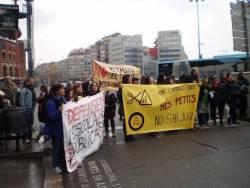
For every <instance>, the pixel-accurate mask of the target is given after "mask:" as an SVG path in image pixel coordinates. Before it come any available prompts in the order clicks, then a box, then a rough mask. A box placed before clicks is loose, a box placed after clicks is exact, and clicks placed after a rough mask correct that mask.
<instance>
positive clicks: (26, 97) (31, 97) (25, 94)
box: [19, 87, 36, 110]
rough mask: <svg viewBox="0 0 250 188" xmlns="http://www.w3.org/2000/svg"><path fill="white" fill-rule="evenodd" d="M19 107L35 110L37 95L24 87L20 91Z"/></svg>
mask: <svg viewBox="0 0 250 188" xmlns="http://www.w3.org/2000/svg"><path fill="white" fill-rule="evenodd" d="M19 105H20V106H21V107H22V108H25V109H27V110H33V109H35V105H36V95H35V93H34V91H33V90H31V89H29V88H27V87H23V88H21V90H20V95H19Z"/></svg>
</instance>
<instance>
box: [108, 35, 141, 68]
mask: <svg viewBox="0 0 250 188" xmlns="http://www.w3.org/2000/svg"><path fill="white" fill-rule="evenodd" d="M142 62H143V47H142V35H133V36H129V35H119V36H116V37H113V38H112V39H111V40H110V43H109V63H110V64H127V65H132V66H136V67H139V68H141V69H142Z"/></svg>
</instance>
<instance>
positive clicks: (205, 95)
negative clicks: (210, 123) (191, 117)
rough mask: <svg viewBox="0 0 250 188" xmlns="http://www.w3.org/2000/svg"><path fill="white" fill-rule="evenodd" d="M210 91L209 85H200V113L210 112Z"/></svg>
mask: <svg viewBox="0 0 250 188" xmlns="http://www.w3.org/2000/svg"><path fill="white" fill-rule="evenodd" d="M209 92H210V89H209V87H208V86H205V85H202V86H201V87H200V94H199V99H198V109H197V110H198V113H208V111H209V110H208V107H209Z"/></svg>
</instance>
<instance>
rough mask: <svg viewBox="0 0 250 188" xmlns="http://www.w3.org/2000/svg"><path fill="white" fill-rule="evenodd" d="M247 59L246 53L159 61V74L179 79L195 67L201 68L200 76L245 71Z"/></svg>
mask: <svg viewBox="0 0 250 188" xmlns="http://www.w3.org/2000/svg"><path fill="white" fill-rule="evenodd" d="M246 61H247V58H246V55H245V54H239V55H222V56H214V57H213V58H208V59H197V60H179V61H158V62H157V74H158V75H159V74H160V73H163V74H165V75H167V76H175V77H176V78H177V79H178V78H179V77H180V76H181V75H183V74H186V75H187V74H190V71H191V69H192V68H193V67H197V68H198V69H199V70H200V77H201V78H204V77H205V76H214V75H216V76H220V75H221V74H223V73H228V72H239V71H244V64H245V62H246Z"/></svg>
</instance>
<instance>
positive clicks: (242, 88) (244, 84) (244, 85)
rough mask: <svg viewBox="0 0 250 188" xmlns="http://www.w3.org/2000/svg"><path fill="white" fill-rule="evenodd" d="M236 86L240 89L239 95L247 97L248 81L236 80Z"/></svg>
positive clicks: (243, 79)
mask: <svg viewBox="0 0 250 188" xmlns="http://www.w3.org/2000/svg"><path fill="white" fill-rule="evenodd" d="M237 84H238V86H239V88H240V94H241V95H247V94H248V86H249V82H248V80H247V79H245V78H242V79H238V81H237Z"/></svg>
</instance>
